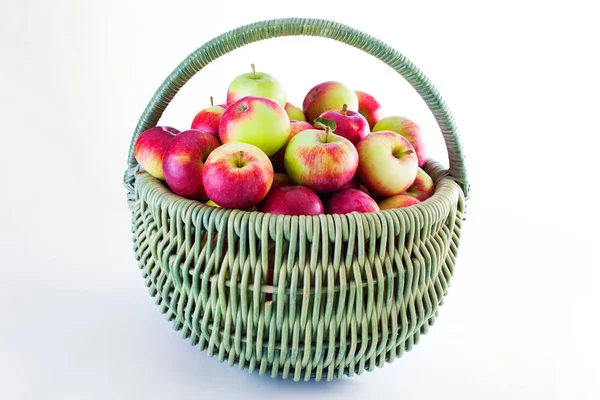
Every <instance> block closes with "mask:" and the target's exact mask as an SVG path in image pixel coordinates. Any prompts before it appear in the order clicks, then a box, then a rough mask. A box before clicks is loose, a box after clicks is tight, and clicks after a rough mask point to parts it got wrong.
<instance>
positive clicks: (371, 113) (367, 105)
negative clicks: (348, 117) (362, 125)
mask: <svg viewBox="0 0 600 400" xmlns="http://www.w3.org/2000/svg"><path fill="white" fill-rule="evenodd" d="M356 97H358V112H359V113H360V114H361V115H362V116H363V117H365V119H366V120H367V122H368V123H369V128H370V129H373V127H374V126H375V124H377V123H378V122H379V120H380V119H381V118H383V110H382V109H381V105H380V104H379V102H378V101H377V100H375V97H373V96H371V95H370V94H368V93H365V92H361V91H359V90H357V91H356Z"/></svg>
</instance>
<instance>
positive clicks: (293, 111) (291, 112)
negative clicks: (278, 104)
mask: <svg viewBox="0 0 600 400" xmlns="http://www.w3.org/2000/svg"><path fill="white" fill-rule="evenodd" d="M284 109H285V112H286V113H287V115H288V116H289V117H290V121H303V122H306V117H305V116H304V113H303V112H302V110H301V109H300V108H298V107H296V106H295V105H293V104H292V103H285V107H284Z"/></svg>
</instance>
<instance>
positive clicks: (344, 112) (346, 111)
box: [342, 104, 348, 115]
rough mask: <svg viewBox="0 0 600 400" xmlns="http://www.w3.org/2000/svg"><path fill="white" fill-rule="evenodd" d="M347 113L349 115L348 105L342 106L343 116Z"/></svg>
mask: <svg viewBox="0 0 600 400" xmlns="http://www.w3.org/2000/svg"><path fill="white" fill-rule="evenodd" d="M346 113H348V104H344V105H343V106H342V114H344V115H346Z"/></svg>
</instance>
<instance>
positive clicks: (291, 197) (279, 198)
mask: <svg viewBox="0 0 600 400" xmlns="http://www.w3.org/2000/svg"><path fill="white" fill-rule="evenodd" d="M258 209H259V211H262V212H265V213H270V214H284V215H319V214H323V203H321V200H319V197H318V196H317V195H316V194H315V192H313V191H312V190H310V189H309V188H305V187H303V186H279V187H278V188H276V189H274V190H271V191H270V192H269V194H268V195H267V197H266V198H265V199H264V200H263V202H262V203H261V204H260V206H259V207H258Z"/></svg>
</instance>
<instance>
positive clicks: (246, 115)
mask: <svg viewBox="0 0 600 400" xmlns="http://www.w3.org/2000/svg"><path fill="white" fill-rule="evenodd" d="M289 136H290V120H289V119H288V116H287V114H286V113H285V110H284V109H283V107H281V106H280V105H279V104H277V103H276V102H274V101H273V100H271V99H267V98H265V97H252V96H248V97H244V98H241V99H239V100H238V101H236V102H235V103H233V104H231V105H230V106H229V107H227V109H226V110H225V112H224V113H223V116H222V117H221V122H220V123H219V138H220V139H221V143H229V142H242V143H248V144H251V145H254V146H256V147H258V148H259V149H261V150H262V151H263V152H264V153H265V154H266V155H267V156H269V157H270V156H272V155H273V154H275V153H276V152H277V150H279V149H281V148H282V147H283V146H284V145H285V143H286V142H287V140H288V137H289Z"/></svg>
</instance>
